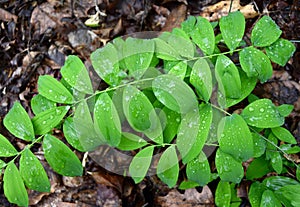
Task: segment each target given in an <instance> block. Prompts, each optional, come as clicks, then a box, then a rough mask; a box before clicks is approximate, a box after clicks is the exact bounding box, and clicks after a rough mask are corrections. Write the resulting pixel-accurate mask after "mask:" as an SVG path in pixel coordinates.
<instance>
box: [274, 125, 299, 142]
mask: <svg viewBox="0 0 300 207" xmlns="http://www.w3.org/2000/svg"><path fill="white" fill-rule="evenodd" d="M271 130H272V132H273V134H274V135H275V136H276V137H277V138H278V139H280V140H281V141H284V142H287V143H291V144H297V141H296V139H295V137H294V136H293V135H292V134H291V132H290V131H289V130H287V129H285V128H283V127H275V128H272V129H271Z"/></svg>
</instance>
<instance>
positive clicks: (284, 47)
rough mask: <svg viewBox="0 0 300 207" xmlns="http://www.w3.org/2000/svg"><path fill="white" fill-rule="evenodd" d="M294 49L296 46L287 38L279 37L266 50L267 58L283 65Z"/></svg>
mask: <svg viewBox="0 0 300 207" xmlns="http://www.w3.org/2000/svg"><path fill="white" fill-rule="evenodd" d="M295 51H296V47H295V45H294V44H293V43H291V42H290V41H288V40H285V39H282V38H280V39H279V40H277V41H276V42H274V43H273V44H272V45H270V46H269V47H266V52H267V55H268V56H269V58H270V59H271V60H272V61H273V62H274V63H277V64H279V65H281V66H284V65H285V64H286V63H287V62H288V61H289V59H290V58H291V57H292V56H293V54H294V52H295Z"/></svg>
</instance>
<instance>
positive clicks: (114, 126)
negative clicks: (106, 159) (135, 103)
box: [94, 93, 121, 146]
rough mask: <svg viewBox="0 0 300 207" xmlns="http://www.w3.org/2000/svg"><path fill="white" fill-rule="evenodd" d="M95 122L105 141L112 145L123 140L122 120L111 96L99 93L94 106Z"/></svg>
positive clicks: (116, 144)
mask: <svg viewBox="0 0 300 207" xmlns="http://www.w3.org/2000/svg"><path fill="white" fill-rule="evenodd" d="M94 122H95V125H96V127H98V129H99V131H100V133H101V134H102V135H103V137H104V139H105V141H106V142H107V143H108V144H109V145H111V146H118V144H119V143H120V140H121V122H120V118H119V115H118V112H117V109H116V107H115V106H114V104H113V102H112V100H111V98H110V96H109V95H108V94H107V93H102V94H100V95H99V97H98V99H97V101H96V104H95V108H94Z"/></svg>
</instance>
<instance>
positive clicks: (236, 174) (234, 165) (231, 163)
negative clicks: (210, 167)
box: [215, 149, 244, 183]
mask: <svg viewBox="0 0 300 207" xmlns="http://www.w3.org/2000/svg"><path fill="white" fill-rule="evenodd" d="M215 162H216V168H217V170H218V173H219V176H220V178H221V180H222V181H224V182H233V183H239V182H241V180H242V178H243V177H244V169H243V166H242V163H241V162H239V161H237V160H236V159H234V158H233V157H232V156H231V155H229V154H227V153H225V152H222V150H220V149H218V150H217V153H216V160H215Z"/></svg>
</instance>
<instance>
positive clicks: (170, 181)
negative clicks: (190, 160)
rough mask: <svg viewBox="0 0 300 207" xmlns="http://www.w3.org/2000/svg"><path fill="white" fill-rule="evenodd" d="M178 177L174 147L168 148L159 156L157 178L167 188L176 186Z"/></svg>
mask: <svg viewBox="0 0 300 207" xmlns="http://www.w3.org/2000/svg"><path fill="white" fill-rule="evenodd" d="M178 175H179V164H178V158H177V154H176V149H175V145H171V146H169V147H168V148H167V149H166V150H165V151H164V152H163V154H162V155H161V157H160V159H159V161H158V164H157V176H158V177H159V178H160V179H161V180H162V181H163V182H164V183H166V184H167V185H168V186H169V188H172V187H174V186H175V185H176V183H177V179H178Z"/></svg>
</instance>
